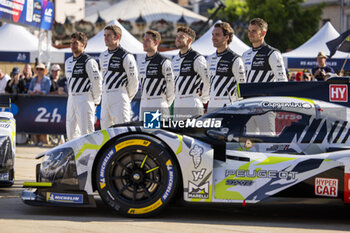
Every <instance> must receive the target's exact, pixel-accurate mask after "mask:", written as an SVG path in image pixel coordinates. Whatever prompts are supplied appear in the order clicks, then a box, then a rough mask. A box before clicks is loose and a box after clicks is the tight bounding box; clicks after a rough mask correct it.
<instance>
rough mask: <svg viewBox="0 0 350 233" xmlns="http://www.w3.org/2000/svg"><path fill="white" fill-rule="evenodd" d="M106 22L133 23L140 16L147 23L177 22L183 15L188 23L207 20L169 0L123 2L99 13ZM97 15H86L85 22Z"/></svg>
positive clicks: (93, 20) (132, 0)
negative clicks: (119, 20)
mask: <svg viewBox="0 0 350 233" xmlns="http://www.w3.org/2000/svg"><path fill="white" fill-rule="evenodd" d="M99 13H100V15H101V17H102V18H103V19H105V20H106V21H107V22H108V21H111V20H113V19H123V20H129V21H131V22H134V21H135V20H136V19H137V18H138V17H139V16H140V15H142V17H143V18H144V19H145V20H146V21H147V22H152V21H157V20H160V19H165V20H168V21H171V22H175V23H176V22H177V21H178V20H179V18H180V17H181V16H182V15H183V16H184V18H185V20H186V21H187V22H188V23H192V22H194V21H199V20H202V21H206V20H207V18H206V17H204V16H201V15H199V14H196V13H194V12H193V11H190V10H188V9H186V8H184V7H181V6H180V5H178V4H176V3H173V2H171V1H170V0H124V1H121V2H118V3H116V4H114V5H112V6H111V7H109V8H107V9H105V10H102V11H100V12H99ZM97 17H98V13H94V14H92V15H87V16H86V17H85V20H87V21H90V22H95V21H96V20H97Z"/></svg>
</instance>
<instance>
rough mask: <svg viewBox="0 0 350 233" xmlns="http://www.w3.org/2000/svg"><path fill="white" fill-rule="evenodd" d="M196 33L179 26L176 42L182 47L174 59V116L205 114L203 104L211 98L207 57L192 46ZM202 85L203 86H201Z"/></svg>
mask: <svg viewBox="0 0 350 233" xmlns="http://www.w3.org/2000/svg"><path fill="white" fill-rule="evenodd" d="M195 39H196V33H195V32H194V31H193V30H192V29H191V28H189V27H179V28H178V29H177V35H176V40H175V44H176V47H177V48H178V49H180V52H179V54H177V55H176V56H175V57H174V58H173V60H172V66H173V70H174V75H175V100H174V116H175V117H176V118H177V119H179V118H188V117H191V116H194V115H203V113H204V111H203V104H206V103H207V102H208V100H209V77H208V71H207V64H206V60H205V58H204V57H203V56H202V55H200V54H199V53H198V52H196V51H194V50H193V49H192V48H191V44H192V42H193V41H194V40H195ZM201 86H202V88H201Z"/></svg>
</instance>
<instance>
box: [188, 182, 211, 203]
mask: <svg viewBox="0 0 350 233" xmlns="http://www.w3.org/2000/svg"><path fill="white" fill-rule="evenodd" d="M188 197H189V198H199V199H208V198H209V182H206V183H204V184H199V185H196V184H194V183H192V182H191V181H189V182H188Z"/></svg>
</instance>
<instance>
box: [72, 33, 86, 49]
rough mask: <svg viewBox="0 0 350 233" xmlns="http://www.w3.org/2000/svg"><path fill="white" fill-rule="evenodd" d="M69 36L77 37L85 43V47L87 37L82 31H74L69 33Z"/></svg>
mask: <svg viewBox="0 0 350 233" xmlns="http://www.w3.org/2000/svg"><path fill="white" fill-rule="evenodd" d="M71 38H74V39H77V40H78V41H80V42H81V43H83V44H85V47H86V45H87V40H88V38H87V36H86V35H85V33H84V32H74V33H73V34H72V35H71Z"/></svg>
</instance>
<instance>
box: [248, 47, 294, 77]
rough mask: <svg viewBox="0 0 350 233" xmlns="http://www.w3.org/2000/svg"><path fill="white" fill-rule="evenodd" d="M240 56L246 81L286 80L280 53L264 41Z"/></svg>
mask: <svg viewBox="0 0 350 233" xmlns="http://www.w3.org/2000/svg"><path fill="white" fill-rule="evenodd" d="M242 58H243V61H244V65H245V70H246V72H247V82H248V83H257V82H287V81H288V79H287V75H286V70H285V67H284V64H283V58H282V55H281V53H280V52H279V51H278V50H277V49H275V48H272V47H271V46H269V45H267V44H266V43H263V44H262V45H261V46H260V47H258V48H250V49H249V50H248V51H246V52H244V53H243V55H242Z"/></svg>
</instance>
